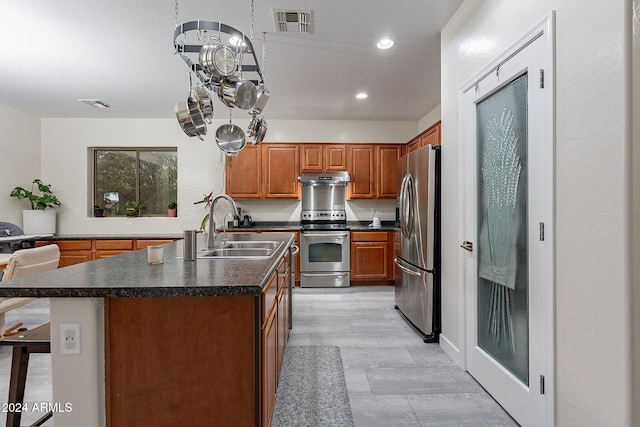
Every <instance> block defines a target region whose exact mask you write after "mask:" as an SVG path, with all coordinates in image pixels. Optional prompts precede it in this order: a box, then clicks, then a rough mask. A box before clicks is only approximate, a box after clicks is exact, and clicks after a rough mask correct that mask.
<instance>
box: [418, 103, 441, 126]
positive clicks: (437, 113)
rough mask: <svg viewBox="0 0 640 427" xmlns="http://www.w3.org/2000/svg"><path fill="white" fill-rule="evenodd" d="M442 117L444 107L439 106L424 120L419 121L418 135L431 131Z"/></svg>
mask: <svg viewBox="0 0 640 427" xmlns="http://www.w3.org/2000/svg"><path fill="white" fill-rule="evenodd" d="M441 117H442V105H438V106H437V107H436V108H434V109H433V110H431V111H429V112H428V113H427V114H425V116H424V117H423V118H421V119H420V120H418V133H420V132H422V131H424V130H427V129H429V128H430V127H431V126H432V125H433V124H435V123H436V122H437V121H438V120H440V118H441Z"/></svg>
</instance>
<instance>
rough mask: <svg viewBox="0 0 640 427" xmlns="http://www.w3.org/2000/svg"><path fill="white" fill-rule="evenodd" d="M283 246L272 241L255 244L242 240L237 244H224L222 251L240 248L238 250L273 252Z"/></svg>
mask: <svg viewBox="0 0 640 427" xmlns="http://www.w3.org/2000/svg"><path fill="white" fill-rule="evenodd" d="M281 244H282V242H272V241H262V242H255V241H248V240H241V241H235V242H227V243H225V244H224V246H223V247H222V249H227V248H238V249H272V250H273V249H276V248H278V247H279V246H280V245H281Z"/></svg>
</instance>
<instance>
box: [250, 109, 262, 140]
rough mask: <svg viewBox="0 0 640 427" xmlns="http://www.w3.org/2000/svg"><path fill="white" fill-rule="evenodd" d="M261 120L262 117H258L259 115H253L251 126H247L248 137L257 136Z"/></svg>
mask: <svg viewBox="0 0 640 427" xmlns="http://www.w3.org/2000/svg"><path fill="white" fill-rule="evenodd" d="M261 122H262V119H261V118H260V117H258V115H256V114H254V115H253V117H251V120H250V121H249V126H248V127H247V138H253V137H254V136H256V133H257V131H258V127H259V126H260V123H261Z"/></svg>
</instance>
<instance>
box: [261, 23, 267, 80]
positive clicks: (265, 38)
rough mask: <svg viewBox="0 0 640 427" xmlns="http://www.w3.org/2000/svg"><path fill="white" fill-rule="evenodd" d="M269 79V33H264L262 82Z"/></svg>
mask: <svg viewBox="0 0 640 427" xmlns="http://www.w3.org/2000/svg"><path fill="white" fill-rule="evenodd" d="M266 79H267V33H266V32H263V33H262V81H263V82H264V81H265V80H266Z"/></svg>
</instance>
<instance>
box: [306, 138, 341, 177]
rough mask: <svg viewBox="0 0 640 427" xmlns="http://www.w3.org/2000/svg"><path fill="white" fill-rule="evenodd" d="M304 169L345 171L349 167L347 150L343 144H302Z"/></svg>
mask: <svg viewBox="0 0 640 427" xmlns="http://www.w3.org/2000/svg"><path fill="white" fill-rule="evenodd" d="M300 164H301V165H302V170H303V171H318V172H321V171H343V170H346V169H347V152H346V148H345V146H344V145H341V144H300Z"/></svg>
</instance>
